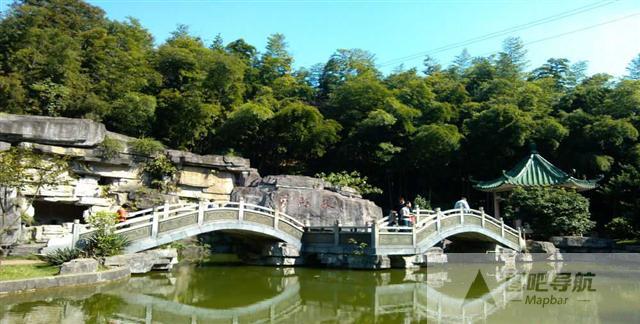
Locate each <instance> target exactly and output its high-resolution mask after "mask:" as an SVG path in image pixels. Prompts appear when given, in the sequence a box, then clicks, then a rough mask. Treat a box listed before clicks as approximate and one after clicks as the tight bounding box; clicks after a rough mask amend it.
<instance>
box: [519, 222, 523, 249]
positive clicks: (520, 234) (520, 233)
mask: <svg viewBox="0 0 640 324" xmlns="http://www.w3.org/2000/svg"><path fill="white" fill-rule="evenodd" d="M522 243H523V242H522V227H518V246H520V248H522Z"/></svg>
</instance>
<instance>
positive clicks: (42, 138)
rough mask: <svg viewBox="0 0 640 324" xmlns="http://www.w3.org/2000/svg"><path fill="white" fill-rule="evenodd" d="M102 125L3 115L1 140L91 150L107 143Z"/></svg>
mask: <svg viewBox="0 0 640 324" xmlns="http://www.w3.org/2000/svg"><path fill="white" fill-rule="evenodd" d="M105 133H106V129H105V127H104V125H103V124H101V123H96V122H94V121H91V120H87V119H75V118H63V117H43V116H23V115H10V114H0V140H3V141H7V142H35V143H42V144H53V145H68V146H80V147H91V146H96V145H97V144H99V143H101V142H102V141H103V140H104V137H105Z"/></svg>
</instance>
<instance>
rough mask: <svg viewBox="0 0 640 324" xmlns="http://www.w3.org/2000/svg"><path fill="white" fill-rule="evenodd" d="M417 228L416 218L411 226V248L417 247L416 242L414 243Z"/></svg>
mask: <svg viewBox="0 0 640 324" xmlns="http://www.w3.org/2000/svg"><path fill="white" fill-rule="evenodd" d="M417 226H418V219H417V217H416V221H415V222H413V224H411V242H413V247H414V248H415V247H416V245H418V242H416V228H417Z"/></svg>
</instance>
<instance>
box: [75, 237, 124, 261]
mask: <svg viewBox="0 0 640 324" xmlns="http://www.w3.org/2000/svg"><path fill="white" fill-rule="evenodd" d="M85 244H86V251H87V254H89V255H91V256H94V257H108V256H112V255H118V254H121V253H122V252H124V249H125V248H126V247H127V246H128V245H129V244H130V242H129V240H128V239H127V238H126V237H124V236H122V235H120V234H116V233H98V232H96V233H94V234H93V235H92V236H91V237H89V238H88V239H87V241H86V243H85Z"/></svg>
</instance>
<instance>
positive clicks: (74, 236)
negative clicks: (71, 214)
mask: <svg viewBox="0 0 640 324" xmlns="http://www.w3.org/2000/svg"><path fill="white" fill-rule="evenodd" d="M78 240H80V220H79V219H74V220H73V225H71V247H72V248H74V247H75V246H76V244H78Z"/></svg>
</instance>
